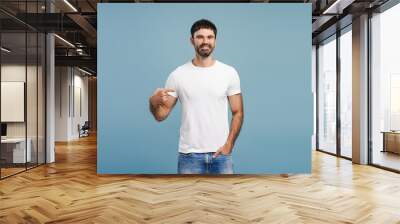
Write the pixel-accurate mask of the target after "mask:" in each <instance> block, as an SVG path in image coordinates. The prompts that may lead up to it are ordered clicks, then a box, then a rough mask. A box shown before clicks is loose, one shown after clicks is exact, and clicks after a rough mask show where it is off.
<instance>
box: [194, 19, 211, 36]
mask: <svg viewBox="0 0 400 224" xmlns="http://www.w3.org/2000/svg"><path fill="white" fill-rule="evenodd" d="M199 29H210V30H213V31H214V35H215V37H217V27H216V26H215V25H214V23H212V22H211V21H210V20H206V19H200V20H197V21H196V22H195V23H193V25H192V28H191V29H190V33H191V34H192V37H193V35H194V33H196V31H198V30H199Z"/></svg>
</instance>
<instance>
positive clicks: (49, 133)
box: [46, 1, 55, 163]
mask: <svg viewBox="0 0 400 224" xmlns="http://www.w3.org/2000/svg"><path fill="white" fill-rule="evenodd" d="M46 7H47V9H48V10H47V12H53V11H54V6H53V4H52V3H51V1H47V4H46ZM54 48H55V44H54V35H53V34H52V33H49V34H47V35H46V62H47V65H46V163H53V162H54V161H55V149H54V133H55V120H54V115H55V96H54V94H55V76H54V67H55V60H54V59H55V53H54V51H55V49H54Z"/></svg>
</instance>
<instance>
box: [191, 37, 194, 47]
mask: <svg viewBox="0 0 400 224" xmlns="http://www.w3.org/2000/svg"><path fill="white" fill-rule="evenodd" d="M190 43H191V44H192V45H193V46H194V40H193V37H190Z"/></svg>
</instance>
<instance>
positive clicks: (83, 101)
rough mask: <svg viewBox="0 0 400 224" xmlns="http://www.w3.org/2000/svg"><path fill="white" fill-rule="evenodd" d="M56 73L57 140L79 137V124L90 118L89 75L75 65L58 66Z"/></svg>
mask: <svg viewBox="0 0 400 224" xmlns="http://www.w3.org/2000/svg"><path fill="white" fill-rule="evenodd" d="M55 73H56V83H55V123H56V127H55V129H56V131H55V140H56V141H69V140H73V139H77V138H79V133H78V124H80V125H83V124H84V122H85V121H87V120H88V77H87V76H84V73H82V72H80V71H79V70H78V69H76V68H73V67H56V72H55ZM79 96H80V97H79ZM79 101H80V102H79ZM79 107H81V108H79ZM80 109H81V111H80Z"/></svg>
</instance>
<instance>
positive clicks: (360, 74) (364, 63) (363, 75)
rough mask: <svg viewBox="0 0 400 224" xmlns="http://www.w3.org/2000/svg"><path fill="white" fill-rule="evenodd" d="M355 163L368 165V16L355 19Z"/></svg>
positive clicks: (353, 133) (353, 142)
mask: <svg viewBox="0 0 400 224" xmlns="http://www.w3.org/2000/svg"><path fill="white" fill-rule="evenodd" d="M352 28H353V35H352V36H353V40H352V43H353V59H352V61H353V80H352V81H353V84H352V85H353V102H352V104H353V105H352V106H353V114H352V115H353V118H352V119H353V124H352V125H353V130H352V135H353V136H352V139H353V140H352V145H353V153H352V157H353V162H354V163H358V164H367V163H368V39H367V38H368V15H361V16H360V17H358V18H355V19H353V25H352Z"/></svg>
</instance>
